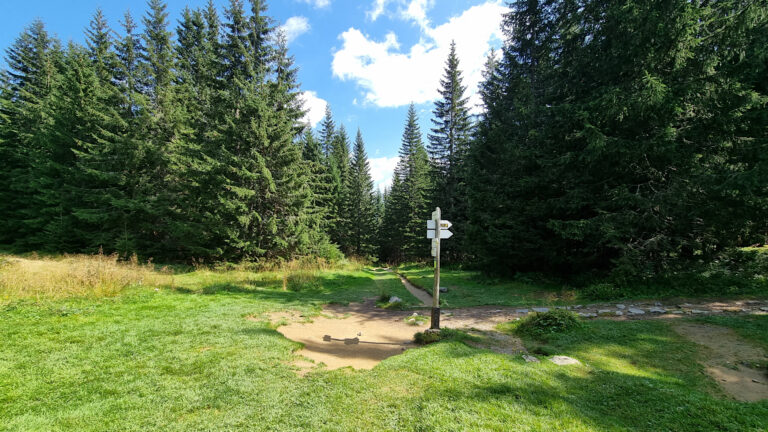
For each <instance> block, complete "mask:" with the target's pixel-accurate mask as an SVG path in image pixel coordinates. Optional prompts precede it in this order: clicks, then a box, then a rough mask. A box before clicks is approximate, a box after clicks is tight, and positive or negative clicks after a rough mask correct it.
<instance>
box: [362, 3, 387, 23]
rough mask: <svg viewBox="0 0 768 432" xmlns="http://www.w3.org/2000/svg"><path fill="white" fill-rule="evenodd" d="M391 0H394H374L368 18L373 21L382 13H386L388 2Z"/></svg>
mask: <svg viewBox="0 0 768 432" xmlns="http://www.w3.org/2000/svg"><path fill="white" fill-rule="evenodd" d="M391 1H392V0H373V7H372V9H371V10H369V11H368V18H370V19H371V21H376V20H377V19H378V18H379V17H380V16H381V14H383V13H384V10H385V9H386V7H387V4H388V3H390V2H391Z"/></svg>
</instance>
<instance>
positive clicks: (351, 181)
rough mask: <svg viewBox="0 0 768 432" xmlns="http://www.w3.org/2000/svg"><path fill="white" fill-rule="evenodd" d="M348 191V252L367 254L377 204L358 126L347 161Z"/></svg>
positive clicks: (371, 244)
mask: <svg viewBox="0 0 768 432" xmlns="http://www.w3.org/2000/svg"><path fill="white" fill-rule="evenodd" d="M347 191H348V192H347V205H346V208H347V210H348V217H349V222H348V224H347V233H348V244H349V252H350V253H351V254H353V255H357V256H370V255H372V254H373V253H374V246H375V236H376V228H377V224H376V211H377V208H376V202H375V196H374V194H373V179H371V168H370V165H369V163H368V155H367V154H366V152H365V143H364V142H363V135H362V133H361V132H360V130H359V129H358V131H357V136H356V137H355V145H354V150H353V152H352V160H351V162H350V173H349V176H348V180H347Z"/></svg>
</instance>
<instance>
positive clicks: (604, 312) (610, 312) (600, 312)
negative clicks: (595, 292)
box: [597, 309, 613, 315]
mask: <svg viewBox="0 0 768 432" xmlns="http://www.w3.org/2000/svg"><path fill="white" fill-rule="evenodd" d="M597 314H598V315H613V311H612V310H610V309H600V310H599V311H597Z"/></svg>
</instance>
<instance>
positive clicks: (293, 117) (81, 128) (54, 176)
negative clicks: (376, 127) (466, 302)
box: [0, 0, 768, 279]
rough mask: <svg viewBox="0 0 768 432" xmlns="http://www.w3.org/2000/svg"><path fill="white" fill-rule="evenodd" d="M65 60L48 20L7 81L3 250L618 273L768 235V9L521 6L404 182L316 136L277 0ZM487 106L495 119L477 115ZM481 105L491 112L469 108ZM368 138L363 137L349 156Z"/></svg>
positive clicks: (235, 1) (154, 1)
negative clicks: (384, 178) (342, 257)
mask: <svg viewBox="0 0 768 432" xmlns="http://www.w3.org/2000/svg"><path fill="white" fill-rule="evenodd" d="M248 5H249V8H248V9H249V10H248V11H247V12H246V11H245V9H246V8H245V7H244V5H243V4H242V2H241V1H240V0H231V2H230V4H229V7H228V8H227V9H226V11H225V13H224V17H223V19H222V18H220V17H219V15H218V12H217V10H216V9H215V8H214V7H213V6H212V4H210V3H209V5H208V7H206V8H204V9H201V10H186V11H185V12H184V14H183V16H182V19H181V21H180V22H179V25H178V27H177V28H176V32H175V37H174V35H173V34H172V33H171V32H170V31H169V30H168V23H167V15H166V13H165V7H164V5H163V3H162V2H161V0H151V1H150V2H149V12H148V13H147V14H146V16H145V17H144V19H143V24H144V30H143V31H142V32H141V33H137V32H136V25H135V24H134V22H133V20H132V19H131V18H130V16H126V18H125V20H124V22H123V32H122V35H121V36H119V37H117V38H115V37H113V36H112V34H113V33H112V32H111V30H110V29H109V28H108V26H107V24H106V21H105V20H104V17H103V16H102V15H101V13H97V14H96V15H95V16H94V18H93V20H92V22H91V25H90V27H89V29H88V31H87V44H86V46H80V45H77V44H72V43H70V44H69V45H68V46H67V47H66V48H62V47H61V46H60V43H59V42H58V41H56V40H55V39H53V38H51V37H50V36H49V35H48V34H47V33H46V32H45V29H44V27H43V25H42V24H41V23H39V22H36V23H34V24H33V25H32V26H30V27H29V28H28V29H27V31H25V32H24V33H23V34H22V35H21V36H20V37H19V38H18V40H17V41H16V43H15V44H14V45H13V46H12V47H11V48H10V49H9V50H8V70H7V71H6V72H4V73H3V75H2V80H1V81H0V160H2V163H3V166H2V170H0V176H1V177H0V185H2V187H0V220H1V221H2V222H3V223H2V226H0V244H14V245H16V247H18V248H22V249H28V250H37V249H49V250H55V251H94V250H97V249H98V248H104V249H105V250H106V251H116V252H119V253H121V254H131V253H134V252H136V253H139V254H140V255H142V256H153V257H157V258H162V259H171V260H190V259H192V258H195V259H202V260H205V261H215V260H240V259H274V258H291V257H295V256H299V255H319V256H325V257H335V256H338V255H339V252H343V253H345V254H350V255H359V256H366V257H378V258H379V259H381V260H382V261H387V262H404V261H412V260H423V259H428V258H429V242H428V241H427V240H426V238H425V234H426V226H425V223H426V222H425V221H426V220H427V219H428V218H429V215H430V213H431V212H432V210H433V209H434V207H436V206H439V207H441V209H442V210H443V215H444V218H445V219H448V220H450V221H451V222H453V224H454V229H453V230H452V231H454V232H455V236H454V237H453V238H452V239H451V240H448V241H446V242H443V252H444V257H445V259H446V261H448V262H463V263H472V264H476V265H480V266H482V267H483V268H486V269H489V270H493V271H495V272H505V273H514V272H528V271H535V272H548V273H560V274H565V275H572V274H577V273H578V274H583V273H589V272H597V273H601V274H605V273H611V274H612V275H613V276H614V277H615V278H618V279H621V278H635V277H638V276H643V275H650V274H657V273H663V272H669V271H674V270H675V269H678V268H681V267H684V266H687V265H690V264H692V263H697V262H710V261H713V260H716V259H718V257H719V256H720V255H722V254H723V253H724V252H727V251H728V250H729V249H732V248H734V247H736V246H743V245H749V244H754V243H763V242H765V241H766V233H768V212H767V210H768V170H767V169H768V164H767V162H768V151H767V150H768V0H757V1H755V0H721V1H717V2H704V1H689V0H663V1H662V0H650V1H646V0H643V1H637V0H621V1H613V0H610V1H609V0H580V1H572V0H559V1H555V0H518V1H514V2H512V3H511V4H510V8H511V9H510V12H509V13H508V14H506V15H505V17H504V21H503V31H504V34H505V36H506V40H505V42H504V44H503V47H502V49H501V51H500V52H492V53H491V54H490V55H489V57H488V60H487V63H486V67H485V71H484V77H485V79H484V81H483V82H482V83H481V86H480V89H479V91H480V96H481V98H482V106H481V107H471V106H470V103H469V101H468V98H467V88H466V86H465V85H464V84H463V78H462V72H461V67H460V62H459V59H458V57H457V54H456V47H455V45H453V46H452V47H451V50H450V53H449V56H448V59H447V61H446V64H445V72H444V74H443V76H442V79H441V81H440V86H439V87H440V88H439V91H440V97H439V98H438V100H437V101H436V102H435V105H434V108H433V110H432V127H431V128H430V130H429V131H427V133H426V143H425V137H424V134H423V133H422V131H421V130H420V128H419V119H418V114H417V112H416V109H415V107H414V106H413V105H412V106H411V107H410V109H409V111H408V116H407V118H406V122H405V126H404V131H403V135H402V142H401V148H400V152H399V156H400V160H399V163H398V165H397V167H396V170H395V173H394V179H393V183H392V185H391V186H390V187H389V188H388V189H387V190H386V191H385V192H384V193H383V194H381V193H378V192H377V191H374V187H373V182H372V180H371V176H370V168H369V165H368V158H367V155H366V152H365V145H364V142H363V137H362V134H361V133H360V131H357V133H356V134H355V137H354V139H351V137H350V136H349V134H348V132H347V131H346V130H345V128H344V127H343V126H337V125H336V124H335V122H334V120H333V116H332V114H331V111H330V110H328V111H327V113H326V116H325V119H324V120H323V122H322V124H321V126H320V128H319V130H318V131H317V132H316V133H315V132H313V131H312V130H311V129H310V128H308V127H306V125H303V124H302V123H301V118H302V116H303V114H304V112H303V110H302V106H301V101H300V99H299V97H300V91H299V86H298V83H297V80H296V69H295V67H294V66H293V61H292V59H291V57H290V55H289V54H288V51H287V48H286V46H285V42H284V40H283V39H282V38H281V37H280V35H279V32H277V31H276V30H275V28H274V26H273V24H272V20H271V19H270V18H269V17H267V16H266V15H265V5H264V4H263V2H262V1H260V0H250V1H249V3H248ZM473 108H478V109H476V110H475V109H473ZM472 112H479V114H478V115H473V114H471V113H472ZM351 141H353V143H352V144H351Z"/></svg>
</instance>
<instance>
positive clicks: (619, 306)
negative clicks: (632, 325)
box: [616, 304, 627, 310]
mask: <svg viewBox="0 0 768 432" xmlns="http://www.w3.org/2000/svg"><path fill="white" fill-rule="evenodd" d="M616 308H617V309H621V310H624V309H626V308H627V306H626V305H623V304H617V305H616Z"/></svg>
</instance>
